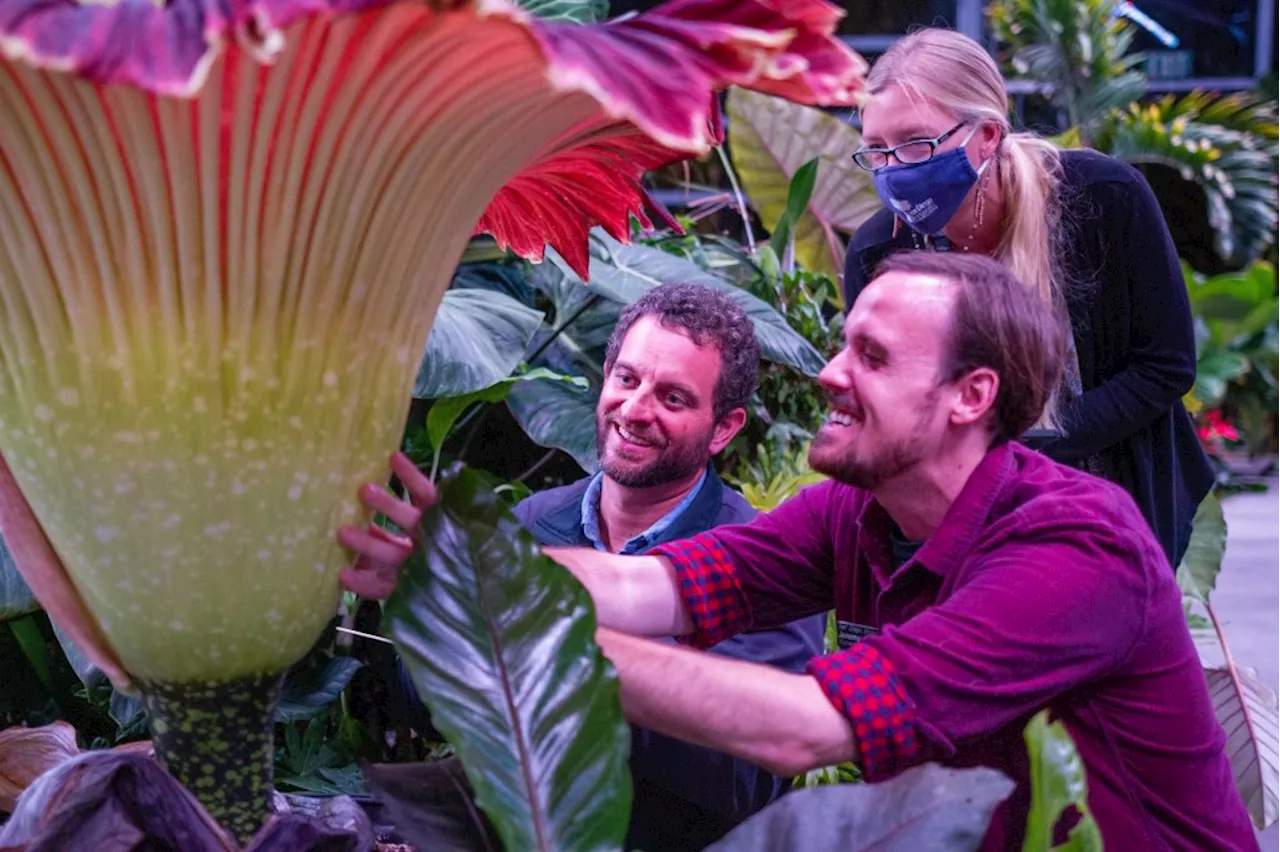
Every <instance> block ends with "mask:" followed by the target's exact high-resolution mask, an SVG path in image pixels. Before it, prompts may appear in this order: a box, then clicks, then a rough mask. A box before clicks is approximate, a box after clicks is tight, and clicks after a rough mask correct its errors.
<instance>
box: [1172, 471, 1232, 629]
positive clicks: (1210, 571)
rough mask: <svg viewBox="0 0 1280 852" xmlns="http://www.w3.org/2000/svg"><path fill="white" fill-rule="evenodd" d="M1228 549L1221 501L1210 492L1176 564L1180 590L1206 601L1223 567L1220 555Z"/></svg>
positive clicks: (1197, 512)
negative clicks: (1178, 562) (1185, 548)
mask: <svg viewBox="0 0 1280 852" xmlns="http://www.w3.org/2000/svg"><path fill="white" fill-rule="evenodd" d="M1226 549H1227V519H1226V516H1225V515H1224V514H1223V513H1222V503H1221V502H1220V501H1219V500H1218V498H1217V496H1216V495H1215V494H1213V493H1212V492H1210V494H1209V495H1208V496H1207V497H1205V498H1204V500H1203V501H1201V503H1200V505H1199V506H1198V507H1197V508H1196V514H1195V518H1194V519H1193V520H1192V522H1191V541H1190V542H1189V543H1188V544H1187V552H1186V553H1185V554H1183V556H1182V563H1181V564H1180V565H1178V586H1179V587H1181V589H1182V593H1183V594H1184V595H1187V596H1189V597H1191V598H1193V599H1194V600H1196V601H1198V602H1200V603H1202V604H1207V603H1209V596H1210V595H1211V594H1213V587H1214V586H1215V585H1216V584H1217V582H1218V572H1219V571H1221V570H1222V554H1223V553H1224V552H1225V551H1226Z"/></svg>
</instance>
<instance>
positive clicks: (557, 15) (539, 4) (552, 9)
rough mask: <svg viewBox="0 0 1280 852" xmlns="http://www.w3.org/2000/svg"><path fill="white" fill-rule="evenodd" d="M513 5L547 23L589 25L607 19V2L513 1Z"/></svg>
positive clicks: (583, 0)
mask: <svg viewBox="0 0 1280 852" xmlns="http://www.w3.org/2000/svg"><path fill="white" fill-rule="evenodd" d="M515 4H516V5H517V6H519V7H520V8H522V9H524V10H525V11H526V12H529V13H531V14H534V15H537V16H538V17H539V18H542V19H544V20H547V21H572V22H573V23H575V24H591V23H595V22H597V21H603V20H604V19H605V18H607V17H609V0H515Z"/></svg>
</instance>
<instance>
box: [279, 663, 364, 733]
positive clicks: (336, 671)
mask: <svg viewBox="0 0 1280 852" xmlns="http://www.w3.org/2000/svg"><path fill="white" fill-rule="evenodd" d="M362 665H364V664H363V663H361V662H360V661H359V660H357V659H356V658H355V657H341V656H339V657H330V658H329V659H327V660H325V661H324V663H323V664H320V665H315V666H311V667H310V668H308V669H306V670H305V671H300V672H292V671H291V672H289V674H288V675H287V676H286V677H285V681H284V689H283V690H282V691H281V694H280V703H279V704H278V705H276V721H277V722H297V721H299V720H301V719H313V718H315V717H316V716H318V715H320V713H321V712H323V711H324V709H325V708H326V707H328V706H329V705H330V704H332V703H333V702H334V701H336V700H337V698H338V696H339V695H341V694H342V690H344V689H346V688H347V684H349V683H351V678H352V677H354V676H355V673H356V672H357V671H358V670H359V669H360V667H361V666H362Z"/></svg>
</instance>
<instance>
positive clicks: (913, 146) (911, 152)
mask: <svg viewBox="0 0 1280 852" xmlns="http://www.w3.org/2000/svg"><path fill="white" fill-rule="evenodd" d="M967 123H968V122H964V121H962V122H960V123H959V124H957V125H956V126H955V127H953V128H951V129H950V130H948V131H947V132H946V133H943V134H942V135H941V136H935V137H934V138H932V139H910V140H908V141H906V142H903V143H902V144H901V145H895V146H893V147H892V148H863V149H861V150H859V151H857V152H856V153H854V155H853V161H854V162H855V163H857V164H858V165H859V166H861V167H862V168H864V169H866V170H867V171H869V172H874V171H876V170H877V169H883V168H884V167H885V166H887V165H889V158H890V157H893V158H894V159H895V160H897V161H898V162H899V163H903V164H907V163H923V162H924V161H925V160H927V159H929V158H930V157H932V156H933V152H934V151H936V150H938V146H939V145H941V144H942V143H943V142H946V141H947V140H948V139H950V138H951V136H952V135H953V134H954V133H955V132H956V131H957V130H959V129H960V128H961V127H964V126H965V124H967Z"/></svg>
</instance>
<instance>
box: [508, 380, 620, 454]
mask: <svg viewBox="0 0 1280 852" xmlns="http://www.w3.org/2000/svg"><path fill="white" fill-rule="evenodd" d="M599 398H600V395H599V392H598V391H596V390H595V389H594V388H589V387H583V386H582V385H572V384H566V383H564V382H528V383H525V384H521V385H520V386H519V387H514V388H512V389H511V392H510V393H509V394H508V395H507V408H509V409H510V410H511V416H512V417H514V418H515V419H516V422H517V423H519V424H520V428H521V429H523V430H524V431H525V434H526V435H528V436H529V440H531V441H533V442H534V443H535V444H537V445H538V446H540V447H547V448H550V449H557V450H563V451H564V452H566V453H568V454H569V455H571V456H573V460H574V461H576V462H577V463H578V466H579V467H581V468H582V469H583V470H584V471H586V472H587V473H595V472H596V471H597V470H598V469H599V467H600V462H599V459H598V458H597V457H596V403H597V401H599Z"/></svg>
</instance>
